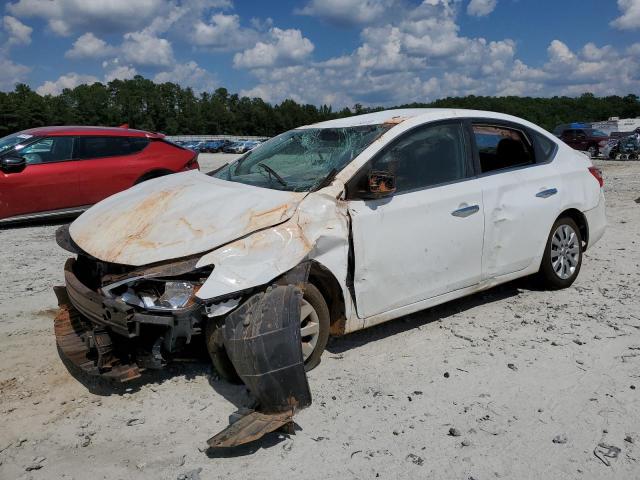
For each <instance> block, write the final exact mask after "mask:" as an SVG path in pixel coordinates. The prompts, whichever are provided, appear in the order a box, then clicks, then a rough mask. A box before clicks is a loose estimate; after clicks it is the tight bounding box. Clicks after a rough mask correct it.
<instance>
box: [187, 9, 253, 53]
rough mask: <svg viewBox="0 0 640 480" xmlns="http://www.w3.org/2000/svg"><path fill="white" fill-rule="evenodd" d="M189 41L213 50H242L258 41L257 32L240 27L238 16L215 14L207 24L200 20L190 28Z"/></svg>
mask: <svg viewBox="0 0 640 480" xmlns="http://www.w3.org/2000/svg"><path fill="white" fill-rule="evenodd" d="M190 31H191V33H190V35H189V39H190V40H191V42H192V43H193V44H194V45H196V46H199V47H209V48H212V49H215V50H242V49H244V48H247V47H249V46H250V45H252V44H254V43H255V42H256V41H257V40H258V32H257V31H255V30H252V29H249V28H242V27H241V26H240V17H239V16H238V15H225V14H224V13H217V14H214V15H213V16H212V17H211V20H210V22H209V23H205V22H203V21H201V20H198V21H197V22H195V24H194V25H193V26H192V27H191V28H190Z"/></svg>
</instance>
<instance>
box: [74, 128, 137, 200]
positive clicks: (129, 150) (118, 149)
mask: <svg viewBox="0 0 640 480" xmlns="http://www.w3.org/2000/svg"><path fill="white" fill-rule="evenodd" d="M136 140H138V139H136ZM144 140H146V139H142V140H141V141H144ZM147 142H148V141H147ZM133 143H135V142H133ZM138 143H139V142H138ZM136 148H138V146H137V145H133V144H132V142H130V140H129V138H127V137H108V136H94V137H89V136H87V137H84V136H83V137H78V149H77V150H76V151H77V155H76V157H77V158H78V159H79V168H78V175H79V185H80V192H81V194H82V196H83V197H84V198H86V199H87V201H88V202H89V203H92V204H93V203H97V202H99V201H100V200H103V199H105V198H107V197H109V196H110V195H113V194H114V193H117V192H120V191H122V190H125V189H127V188H129V187H131V186H132V185H133V183H134V182H135V180H136V179H137V178H138V176H139V175H140V173H139V167H138V166H136V163H135V161H136V158H137V156H136V155H135V153H134V152H135V150H136Z"/></svg>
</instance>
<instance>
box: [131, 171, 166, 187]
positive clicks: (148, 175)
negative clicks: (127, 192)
mask: <svg viewBox="0 0 640 480" xmlns="http://www.w3.org/2000/svg"><path fill="white" fill-rule="evenodd" d="M172 173H173V172H172V171H171V170H164V169H160V170H151V171H150V172H147V173H145V174H144V175H142V176H141V177H140V178H138V179H137V180H136V182H135V183H134V185H137V184H139V183H142V182H146V181H147V180H151V179H152V178H158V177H162V176H164V175H170V174H172Z"/></svg>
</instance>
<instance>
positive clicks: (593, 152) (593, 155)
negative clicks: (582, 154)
mask: <svg viewBox="0 0 640 480" xmlns="http://www.w3.org/2000/svg"><path fill="white" fill-rule="evenodd" d="M587 152H588V153H589V157H591V158H596V157H597V156H598V147H596V146H594V145H591V146H590V147H589V149H588V150H587Z"/></svg>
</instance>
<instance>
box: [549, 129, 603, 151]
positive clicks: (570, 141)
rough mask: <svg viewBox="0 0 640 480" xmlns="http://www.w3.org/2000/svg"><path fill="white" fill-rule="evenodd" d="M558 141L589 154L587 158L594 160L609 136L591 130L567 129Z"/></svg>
mask: <svg viewBox="0 0 640 480" xmlns="http://www.w3.org/2000/svg"><path fill="white" fill-rule="evenodd" d="M560 139H561V140H562V141H564V143H566V144H567V145H569V146H570V147H571V148H573V149H575V150H581V151H583V152H589V156H591V158H594V157H597V156H598V155H600V152H601V151H602V149H603V148H604V147H606V146H607V143H608V141H609V135H607V134H606V133H604V132H602V131H600V130H594V129H593V128H567V129H566V130H564V131H563V132H562V134H561V135H560Z"/></svg>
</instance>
